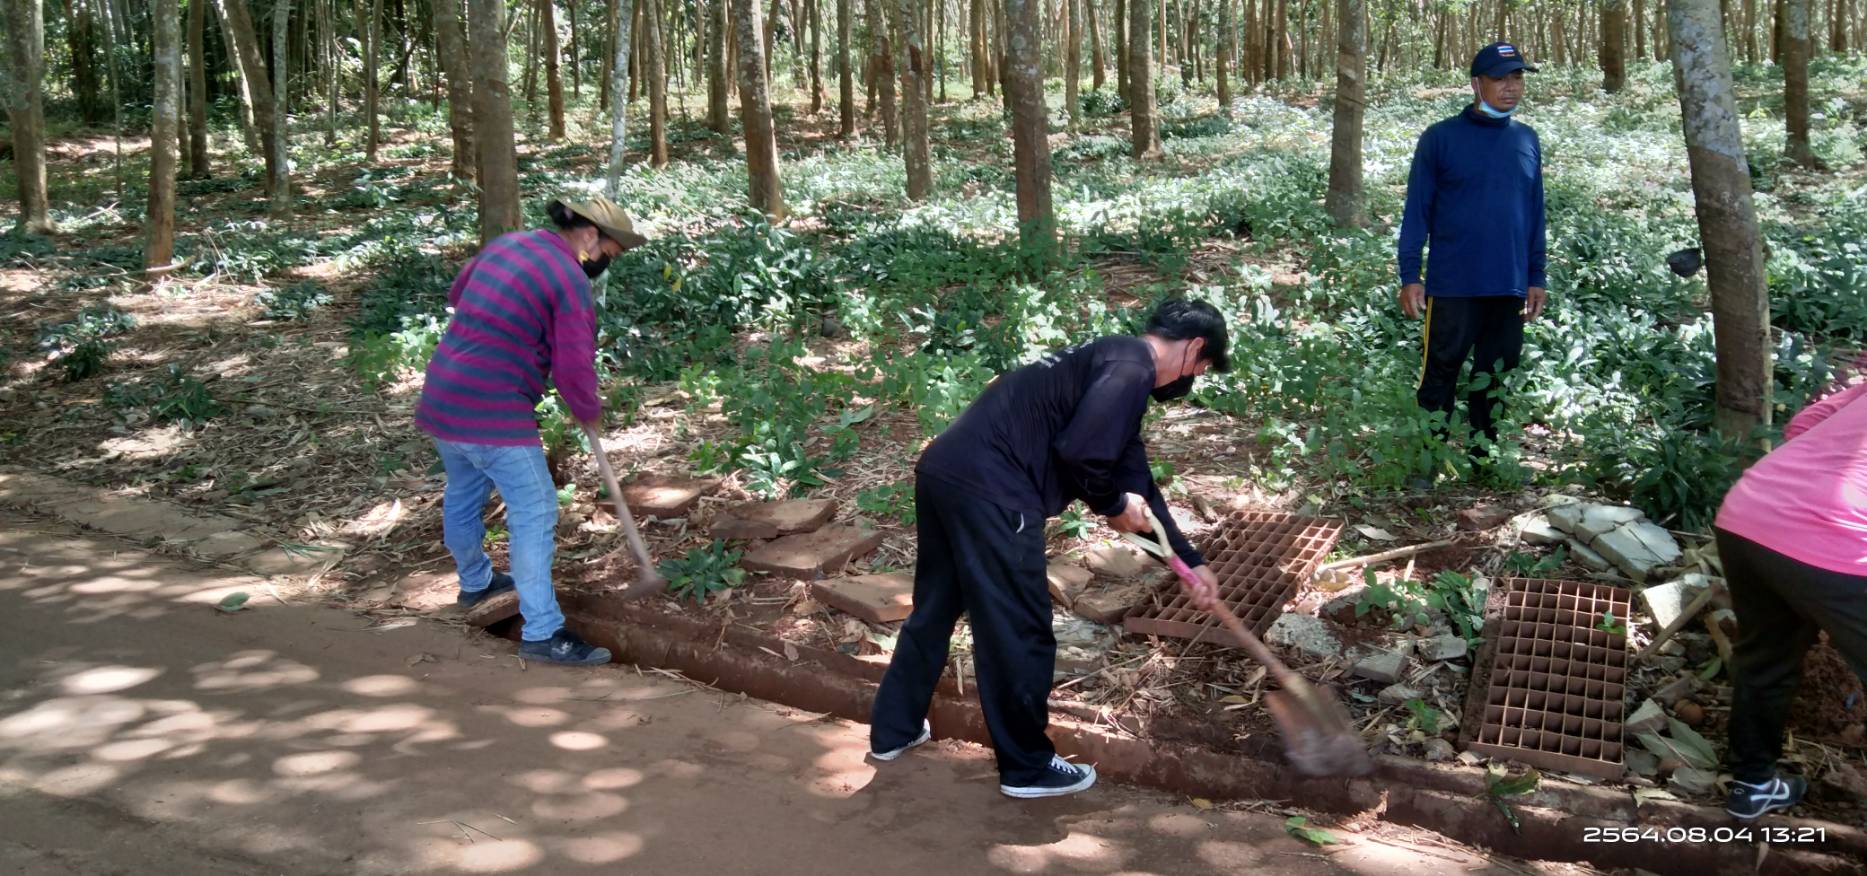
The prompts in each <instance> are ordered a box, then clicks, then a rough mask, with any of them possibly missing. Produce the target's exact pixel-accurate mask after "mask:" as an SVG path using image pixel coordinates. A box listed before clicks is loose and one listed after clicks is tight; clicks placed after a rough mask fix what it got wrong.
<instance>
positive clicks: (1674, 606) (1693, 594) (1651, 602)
mask: <svg viewBox="0 0 1867 876" xmlns="http://www.w3.org/2000/svg"><path fill="white" fill-rule="evenodd" d="M1704 586H1705V585H1704V584H1696V585H1695V584H1694V583H1693V582H1691V581H1687V580H1685V579H1680V580H1678V581H1669V582H1667V583H1665V584H1655V585H1653V586H1652V587H1648V588H1647V589H1645V590H1642V591H1640V599H1641V600H1642V601H1643V602H1645V603H1646V604H1647V613H1648V614H1651V615H1653V623H1654V624H1655V625H1657V626H1658V627H1659V629H1662V630H1663V629H1665V628H1667V627H1669V626H1672V623H1673V621H1675V620H1678V619H1679V615H1680V614H1681V613H1682V612H1684V611H1685V607H1686V606H1687V605H1688V604H1690V603H1691V602H1692V600H1693V599H1695V598H1697V596H1698V594H1699V591H1700V590H1701V589H1702V588H1703V587H1704Z"/></svg>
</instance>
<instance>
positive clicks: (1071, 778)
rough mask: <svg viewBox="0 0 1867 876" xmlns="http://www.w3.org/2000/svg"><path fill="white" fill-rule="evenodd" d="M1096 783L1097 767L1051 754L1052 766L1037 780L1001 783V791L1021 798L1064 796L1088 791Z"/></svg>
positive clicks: (999, 787)
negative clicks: (1014, 783) (1024, 782)
mask: <svg viewBox="0 0 1867 876" xmlns="http://www.w3.org/2000/svg"><path fill="white" fill-rule="evenodd" d="M1095 783H1096V768H1095V767H1092V766H1089V765H1088V764H1083V765H1082V766H1077V765H1076V764H1073V763H1070V762H1069V761H1067V760H1064V759H1063V758H1062V757H1061V756H1058V755H1054V754H1053V755H1051V756H1050V768H1049V769H1047V770H1045V771H1044V774H1043V775H1042V776H1041V777H1039V778H1038V780H1037V781H1035V782H1033V783H1031V784H1029V785H999V786H998V790H999V793H1001V794H1004V795H1005V796H1007V797H1016V798H1018V799H1020V800H1031V799H1035V798H1037V797H1062V796H1064V795H1065V794H1074V793H1076V792H1078V791H1087V790H1089V786H1090V785H1093V784H1095Z"/></svg>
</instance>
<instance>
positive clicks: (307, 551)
mask: <svg viewBox="0 0 1867 876" xmlns="http://www.w3.org/2000/svg"><path fill="white" fill-rule="evenodd" d="M345 549H346V548H345V546H344V545H341V544H335V543H325V544H307V545H293V546H292V547H290V548H287V547H285V546H283V545H280V546H275V547H271V548H267V549H265V550H262V551H259V552H258V553H254V554H249V555H247V556H244V557H241V558H239V559H238V560H236V561H235V562H236V563H238V564H239V565H241V566H245V567H246V568H247V570H249V571H251V572H253V573H254V574H257V575H264V576H266V577H268V578H271V577H291V576H294V575H310V574H314V573H316V572H319V571H321V570H323V569H327V568H330V567H331V566H335V565H337V563H339V562H341V561H342V560H343V558H344V551H345Z"/></svg>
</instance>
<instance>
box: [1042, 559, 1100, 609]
mask: <svg viewBox="0 0 1867 876" xmlns="http://www.w3.org/2000/svg"><path fill="white" fill-rule="evenodd" d="M1044 576H1045V578H1046V579H1048V581H1049V584H1050V598H1051V600H1053V601H1055V602H1056V603H1057V604H1058V605H1061V606H1063V607H1064V608H1069V607H1070V606H1072V605H1074V604H1075V603H1076V598H1077V597H1078V596H1081V595H1082V594H1083V590H1084V589H1085V588H1087V587H1088V586H1089V582H1090V581H1093V580H1095V573H1093V572H1091V571H1089V570H1088V569H1085V568H1083V567H1081V566H1078V565H1076V564H1074V563H1051V564H1050V567H1049V568H1048V569H1046V570H1045V572H1044Z"/></svg>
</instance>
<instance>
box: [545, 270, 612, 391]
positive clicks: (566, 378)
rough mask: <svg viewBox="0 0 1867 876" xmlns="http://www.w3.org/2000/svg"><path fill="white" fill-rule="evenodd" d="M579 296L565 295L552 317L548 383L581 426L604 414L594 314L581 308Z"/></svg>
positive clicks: (587, 309)
mask: <svg viewBox="0 0 1867 876" xmlns="http://www.w3.org/2000/svg"><path fill="white" fill-rule="evenodd" d="M577 298H578V296H577V295H574V294H564V295H562V296H561V297H560V303H572V302H574V303H572V306H568V307H565V306H560V307H558V308H557V312H556V314H554V315H553V322H554V325H553V328H552V339H551V382H552V384H554V385H556V386H557V389H558V395H560V396H563V397H564V404H565V405H567V406H568V407H569V408H570V413H571V416H573V417H576V418H577V422H580V423H595V422H597V421H598V420H599V419H600V418H601V417H602V415H603V405H602V402H601V401H600V400H598V399H597V396H596V311H594V310H591V309H590V308H588V307H584V306H581V304H582V302H580V301H577Z"/></svg>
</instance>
